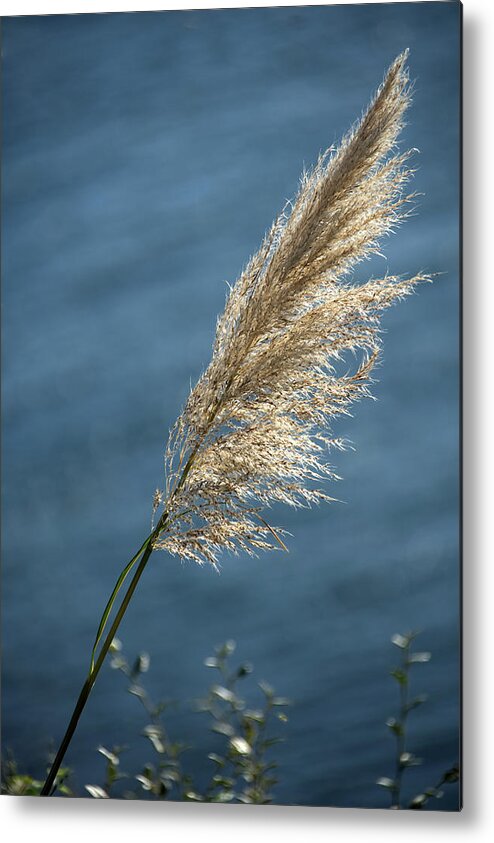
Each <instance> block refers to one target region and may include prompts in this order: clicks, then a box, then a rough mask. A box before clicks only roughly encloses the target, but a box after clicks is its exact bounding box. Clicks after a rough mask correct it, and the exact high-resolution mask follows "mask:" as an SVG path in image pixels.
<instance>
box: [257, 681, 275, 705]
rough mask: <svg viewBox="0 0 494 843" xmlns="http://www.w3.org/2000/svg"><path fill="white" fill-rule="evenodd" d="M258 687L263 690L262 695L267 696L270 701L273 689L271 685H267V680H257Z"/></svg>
mask: <svg viewBox="0 0 494 843" xmlns="http://www.w3.org/2000/svg"><path fill="white" fill-rule="evenodd" d="M259 687H260V689H261V691H262V692H263V694H264V696H265V697H267V699H268V700H269V701H270V702H271V700H272V699H273V697H274V690H273V688H272V687H271V685H268V683H267V682H264V680H261V681H260V682H259Z"/></svg>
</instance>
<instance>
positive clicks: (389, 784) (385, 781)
mask: <svg viewBox="0 0 494 843" xmlns="http://www.w3.org/2000/svg"><path fill="white" fill-rule="evenodd" d="M376 784H378V785H379V787H386V788H387V789H388V790H394V789H395V788H396V782H395V780H394V779H389V778H388V777H387V776H381V778H380V779H377V781H376Z"/></svg>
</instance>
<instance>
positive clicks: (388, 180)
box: [154, 52, 429, 565]
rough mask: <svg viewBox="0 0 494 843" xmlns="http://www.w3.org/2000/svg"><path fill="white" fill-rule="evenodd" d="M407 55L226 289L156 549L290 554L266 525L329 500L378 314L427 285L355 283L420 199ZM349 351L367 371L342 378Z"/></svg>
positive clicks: (180, 436)
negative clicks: (336, 431) (412, 187)
mask: <svg viewBox="0 0 494 843" xmlns="http://www.w3.org/2000/svg"><path fill="white" fill-rule="evenodd" d="M406 58H407V52H405V53H403V54H402V55H400V56H399V57H398V58H397V59H396V60H395V62H394V63H393V64H392V65H391V67H390V69H389V70H388V73H387V74H386V76H385V79H384V81H383V83H382V85H381V87H380V88H379V90H378V92H377V94H376V95H375V97H374V99H373V101H372V102H371V104H370V106H369V108H368V109H367V111H366V112H365V114H364V115H363V117H362V118H361V120H360V121H359V122H358V123H357V124H356V125H355V126H354V127H353V128H352V130H351V131H350V132H349V133H348V134H347V135H346V136H345V137H344V138H343V140H342V141H341V144H340V146H339V148H338V149H337V150H336V151H335V150H332V149H330V150H327V151H326V152H325V153H324V154H323V155H322V156H321V157H320V159H319V161H318V163H317V164H316V166H315V167H314V169H313V170H312V172H310V173H306V174H304V175H303V177H302V180H301V185H300V189H299V192H298V195H297V196H296V198H295V199H294V201H293V203H291V206H290V207H287V208H285V210H284V211H283V212H282V214H281V215H280V216H279V217H278V219H277V220H276V221H275V223H274V225H273V226H272V228H271V230H270V231H269V233H268V234H267V236H266V237H265V239H264V241H263V243H262V245H261V247H260V249H259V251H258V252H257V254H255V255H254V256H253V257H252V258H251V259H250V261H249V263H248V264H247V266H246V268H245V269H244V271H243V272H242V274H241V275H240V277H239V279H238V280H237V282H236V284H235V286H234V287H233V288H231V290H230V294H229V296H228V299H227V302H226V307H225V310H224V312H223V314H222V315H221V316H220V318H219V320H218V324H217V330H216V338H215V342H214V347H213V355H212V359H211V362H210V364H209V366H208V368H207V370H206V371H205V373H204V374H203V375H202V377H201V378H200V380H199V382H198V383H197V385H196V386H195V387H194V388H193V389H192V391H191V393H190V396H189V399H188V401H187V404H186V406H185V409H184V411H183V413H182V414H181V415H180V417H179V418H178V420H177V422H176V423H175V425H174V427H173V429H172V431H171V433H170V438H169V442H168V446H167V449H166V454H165V469H166V487H165V490H164V492H163V494H162V496H161V503H162V505H163V514H162V516H161V519H160V524H161V525H162V526H163V529H162V530H161V531H160V535H159V538H158V540H157V541H156V542H155V544H154V546H155V547H161V548H164V549H166V550H168V551H169V552H170V553H173V554H177V555H178V556H180V557H182V558H189V559H192V560H195V561H196V562H199V563H202V562H204V561H208V562H210V563H212V564H213V565H216V563H217V560H218V554H219V552H220V551H221V550H224V549H227V550H232V551H236V550H238V549H239V548H241V549H243V550H246V551H247V552H249V553H255V552H256V551H258V550H262V549H267V548H273V547H283V548H284V547H285V545H284V543H283V540H282V538H281V531H278V530H275V529H274V528H273V527H271V526H270V525H269V524H268V522H267V521H266V520H265V519H264V517H263V516H262V514H261V511H262V508H263V507H264V506H269V505H270V504H271V503H273V502H275V501H282V502H284V503H286V504H289V505H291V506H303V505H310V504H312V503H315V502H317V501H320V500H331V498H329V497H328V495H327V494H326V493H325V492H324V491H323V490H321V489H320V488H319V484H320V483H321V481H322V480H323V479H324V478H328V477H329V478H335V477H336V475H334V473H333V470H332V468H331V467H330V466H329V465H328V463H327V461H326V455H327V452H328V448H329V449H331V448H342V447H344V442H343V441H342V440H340V439H338V438H334V437H333V436H332V435H331V433H330V432H328V425H329V423H330V422H331V420H332V419H333V418H334V417H336V416H338V415H339V414H342V413H348V408H349V405H350V404H351V403H352V402H353V401H355V400H357V399H358V398H360V397H362V396H364V395H367V394H368V386H369V383H370V382H371V372H372V369H373V367H374V365H375V363H376V360H377V359H378V355H379V349H380V336H379V319H380V316H381V314H382V312H383V311H384V310H385V309H386V308H387V307H389V306H390V305H392V304H393V303H394V302H396V301H397V300H398V299H401V298H403V297H404V296H406V295H408V294H409V293H411V292H412V290H413V289H414V287H415V285H416V284H417V283H418V282H420V281H424V280H429V279H427V278H425V277H424V276H422V275H417V276H415V277H414V278H411V279H403V278H397V277H395V276H386V277H384V278H381V279H378V280H370V281H368V282H367V283H364V284H360V285H356V284H352V283H350V281H349V276H350V273H351V271H352V270H353V269H354V267H355V266H356V265H357V264H358V263H359V262H360V261H362V260H364V259H365V258H368V257H370V256H371V255H372V254H374V253H378V247H379V242H380V240H381V238H382V237H383V235H385V234H388V233H389V232H391V231H393V229H394V228H395V227H396V226H397V225H398V224H399V223H400V222H401V221H402V220H403V219H404V218H405V216H406V207H407V204H408V203H409V202H410V200H411V199H412V198H413V194H410V195H407V194H406V192H405V185H406V183H407V181H408V179H409V178H410V176H411V175H412V172H413V171H412V170H411V169H410V168H409V167H408V160H409V156H410V153H409V152H407V153H405V154H399V153H398V152H397V151H396V150H395V144H396V141H397V138H398V135H399V133H400V131H401V129H402V127H403V118H404V113H405V111H406V108H407V106H408V105H409V101H410V85H409V81H408V73H407V70H406V66H405V62H406ZM349 352H352V353H353V354H355V353H356V352H359V353H360V355H361V361H360V363H359V364H358V365H357V367H356V370H355V371H354V372H353V373H352V374H349V373H344V374H339V373H338V369H341V363H340V365H339V366H338V361H342V360H344V359H345V355H347V354H348V353H349Z"/></svg>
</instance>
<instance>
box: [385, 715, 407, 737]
mask: <svg viewBox="0 0 494 843" xmlns="http://www.w3.org/2000/svg"><path fill="white" fill-rule="evenodd" d="M386 726H387V727H388V728H389V729H391V731H392V732H394V734H395V735H402V734H403V726H402V725H401V723H400V722H399V720H396V718H395V717H388V719H387V720H386Z"/></svg>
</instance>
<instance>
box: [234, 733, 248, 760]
mask: <svg viewBox="0 0 494 843" xmlns="http://www.w3.org/2000/svg"><path fill="white" fill-rule="evenodd" d="M230 746H231V747H232V749H234V750H235V752H238V754H239V755H250V754H251V753H252V747H251V746H250V744H248V743H247V741H246V740H245V738H241V737H239V736H238V735H236V736H235V737H233V738H231V740H230Z"/></svg>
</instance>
